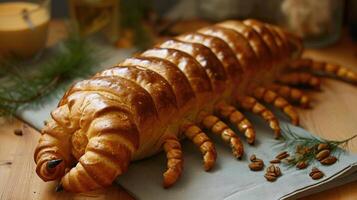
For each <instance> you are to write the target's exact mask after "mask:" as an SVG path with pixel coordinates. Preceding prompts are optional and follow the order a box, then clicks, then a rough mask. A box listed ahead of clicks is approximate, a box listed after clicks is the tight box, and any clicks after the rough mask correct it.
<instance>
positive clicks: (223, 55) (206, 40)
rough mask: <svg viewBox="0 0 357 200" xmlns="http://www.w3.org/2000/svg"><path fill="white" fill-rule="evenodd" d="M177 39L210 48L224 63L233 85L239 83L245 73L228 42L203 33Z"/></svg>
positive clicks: (186, 35) (190, 34) (189, 34)
mask: <svg viewBox="0 0 357 200" xmlns="http://www.w3.org/2000/svg"><path fill="white" fill-rule="evenodd" d="M177 39H178V40H181V41H184V42H190V43H198V44H202V45H204V46H206V47H208V48H210V49H211V51H212V52H213V53H214V54H215V56H216V57H217V58H218V60H219V61H220V62H221V63H222V65H223V67H224V69H225V72H226V74H227V76H228V78H229V79H230V80H231V81H233V83H238V82H239V79H240V75H241V74H242V72H243V71H242V68H241V66H240V63H239V62H238V60H237V58H236V56H235V54H234V52H233V51H232V50H231V48H230V47H229V46H228V44H227V43H226V42H224V41H223V40H221V39H219V38H217V37H213V36H209V35H204V34H201V33H188V34H184V35H181V36H178V37H177ZM227 84H231V83H227Z"/></svg>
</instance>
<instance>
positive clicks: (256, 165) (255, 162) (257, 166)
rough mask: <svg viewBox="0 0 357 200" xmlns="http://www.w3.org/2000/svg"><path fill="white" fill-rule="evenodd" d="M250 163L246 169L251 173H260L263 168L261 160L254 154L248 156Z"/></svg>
mask: <svg viewBox="0 0 357 200" xmlns="http://www.w3.org/2000/svg"><path fill="white" fill-rule="evenodd" d="M250 161H251V163H250V164H249V165H248V167H249V168H250V169H251V170H252V171H260V170H262V169H263V168H264V161H263V160H262V159H259V158H257V157H256V155H255V154H253V155H251V156H250Z"/></svg>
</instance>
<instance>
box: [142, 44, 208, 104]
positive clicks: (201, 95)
mask: <svg viewBox="0 0 357 200" xmlns="http://www.w3.org/2000/svg"><path fill="white" fill-rule="evenodd" d="M141 56H143V57H157V58H162V59H166V60H168V61H170V62H172V63H173V64H175V65H176V66H177V67H178V68H179V69H180V70H181V71H182V72H183V73H184V74H185V76H186V77H187V79H188V80H189V82H190V84H191V86H192V88H193V90H194V91H195V93H196V97H197V98H198V101H199V102H202V101H205V100H206V99H207V98H209V96H210V95H211V94H210V93H211V92H212V85H211V81H210V79H209V77H208V75H207V74H206V71H205V70H204V69H203V68H202V66H201V65H200V64H199V63H198V62H197V61H196V59H195V58H193V57H192V56H191V55H190V54H187V53H185V52H183V51H180V50H176V49H165V48H153V49H149V50H147V51H145V52H143V53H142V54H141Z"/></svg>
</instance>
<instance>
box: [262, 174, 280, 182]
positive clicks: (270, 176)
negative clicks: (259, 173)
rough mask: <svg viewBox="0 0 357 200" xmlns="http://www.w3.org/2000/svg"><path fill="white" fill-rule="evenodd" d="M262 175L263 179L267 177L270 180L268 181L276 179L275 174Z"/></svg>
mask: <svg viewBox="0 0 357 200" xmlns="http://www.w3.org/2000/svg"><path fill="white" fill-rule="evenodd" d="M264 177H265V179H267V181H270V182H274V181H276V179H277V178H276V176H272V175H269V174H265V175H264Z"/></svg>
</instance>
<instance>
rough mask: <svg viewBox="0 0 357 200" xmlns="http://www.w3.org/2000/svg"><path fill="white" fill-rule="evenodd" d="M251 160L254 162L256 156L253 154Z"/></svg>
mask: <svg viewBox="0 0 357 200" xmlns="http://www.w3.org/2000/svg"><path fill="white" fill-rule="evenodd" d="M249 159H250V161H252V162H254V161H255V159H257V157H256V156H255V154H252V155H251V156H250V158H249Z"/></svg>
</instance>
